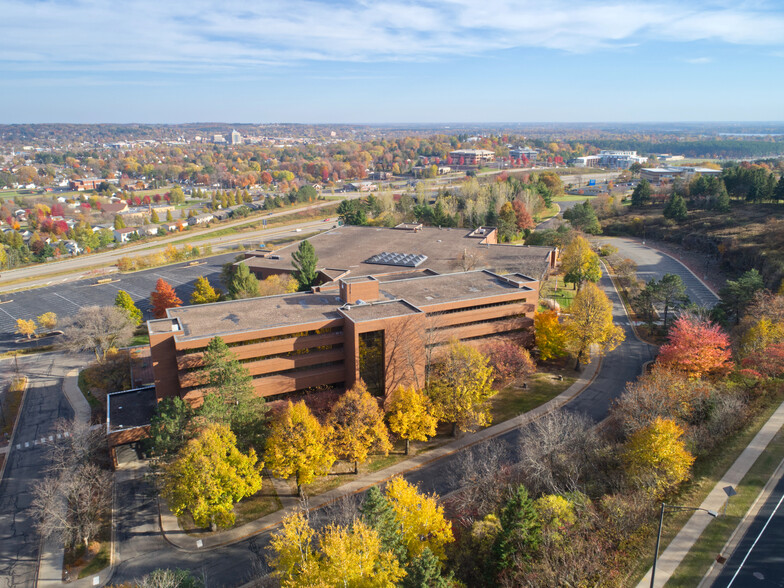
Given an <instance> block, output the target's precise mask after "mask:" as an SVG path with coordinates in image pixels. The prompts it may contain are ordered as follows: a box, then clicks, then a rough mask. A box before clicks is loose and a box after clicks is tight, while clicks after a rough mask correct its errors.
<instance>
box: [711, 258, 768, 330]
mask: <svg viewBox="0 0 784 588" xmlns="http://www.w3.org/2000/svg"><path fill="white" fill-rule="evenodd" d="M764 289H765V282H764V281H763V279H762V275H760V273H759V272H758V271H757V270H756V269H750V270H749V271H747V272H745V273H744V274H743V275H742V276H741V277H740V278H738V279H737V280H727V283H726V284H725V285H724V287H723V288H721V290H719V298H720V299H721V302H720V303H719V305H718V306H719V309H720V310H722V311H723V312H724V314H725V315H726V317H727V318H728V319H730V320H732V321H733V322H734V323H735V324H736V325H737V324H738V323H740V319H741V317H742V316H743V313H744V312H745V311H746V308H747V307H748V306H749V304H750V303H751V301H752V300H753V299H754V295H755V294H756V293H757V292H759V291H760V290H764Z"/></svg>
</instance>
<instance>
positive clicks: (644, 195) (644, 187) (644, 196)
mask: <svg viewBox="0 0 784 588" xmlns="http://www.w3.org/2000/svg"><path fill="white" fill-rule="evenodd" d="M652 194H653V190H652V189H651V184H650V182H648V180H640V183H639V184H637V186H636V187H635V188H634V192H632V206H642V205H643V204H648V203H649V202H650V201H651V195H652Z"/></svg>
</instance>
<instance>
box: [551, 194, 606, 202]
mask: <svg viewBox="0 0 784 588" xmlns="http://www.w3.org/2000/svg"><path fill="white" fill-rule="evenodd" d="M595 198H596V196H586V195H584V194H564V195H563V196H559V197H558V198H557V199H556V200H555V202H585V201H586V200H594V199H595Z"/></svg>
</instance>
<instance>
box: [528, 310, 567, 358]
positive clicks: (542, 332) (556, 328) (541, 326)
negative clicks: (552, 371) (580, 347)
mask: <svg viewBox="0 0 784 588" xmlns="http://www.w3.org/2000/svg"><path fill="white" fill-rule="evenodd" d="M534 333H535V334H536V347H537V348H538V349H539V358H540V359H541V360H542V361H547V360H548V359H554V358H556V357H561V356H563V355H566V345H567V343H568V341H567V338H566V330H565V329H564V327H563V325H562V324H561V323H560V322H559V321H558V313H557V312H556V311H554V310H545V311H544V312H537V313H536V314H535V315H534Z"/></svg>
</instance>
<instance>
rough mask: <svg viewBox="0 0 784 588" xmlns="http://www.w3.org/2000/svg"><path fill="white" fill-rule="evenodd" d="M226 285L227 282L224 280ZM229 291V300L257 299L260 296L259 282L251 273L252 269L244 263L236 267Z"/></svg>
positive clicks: (232, 273)
mask: <svg viewBox="0 0 784 588" xmlns="http://www.w3.org/2000/svg"><path fill="white" fill-rule="evenodd" d="M224 283H226V282H225V280H224ZM227 289H228V291H229V298H231V299H232V300H239V299H241V298H256V297H257V296H259V280H258V278H256V276H254V275H253V274H252V273H250V268H248V266H247V265H245V264H244V263H241V264H239V265H236V266H234V271H233V272H231V277H230V279H229V282H228V286H227Z"/></svg>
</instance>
